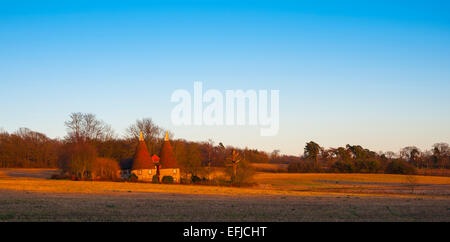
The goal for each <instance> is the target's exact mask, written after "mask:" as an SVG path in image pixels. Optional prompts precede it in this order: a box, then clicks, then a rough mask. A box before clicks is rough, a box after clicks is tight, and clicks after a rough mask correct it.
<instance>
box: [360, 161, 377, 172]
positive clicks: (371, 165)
mask: <svg viewBox="0 0 450 242" xmlns="http://www.w3.org/2000/svg"><path fill="white" fill-rule="evenodd" d="M355 167H356V171H355V172H361V173H377V172H378V171H379V170H380V168H381V163H380V162H379V161H377V160H358V161H356V162H355Z"/></svg>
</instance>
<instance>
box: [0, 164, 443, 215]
mask: <svg viewBox="0 0 450 242" xmlns="http://www.w3.org/2000/svg"><path fill="white" fill-rule="evenodd" d="M54 172H56V171H54V170H28V169H1V170H0V221H450V196H449V194H450V192H449V191H450V178H448V177H423V176H417V177H416V179H415V183H416V184H415V185H414V186H415V190H414V193H412V191H411V187H410V185H408V184H407V179H406V176H397V175H382V174H374V175H367V174H276V173H258V174H257V175H256V177H255V180H256V181H257V182H258V183H259V185H258V186H257V187H252V188H230V187H214V186H198V185H197V186H191V185H160V184H142V183H118V182H87V181H78V182H75V181H65V180H49V179H46V178H48V177H49V176H50V175H51V174H52V173H54Z"/></svg>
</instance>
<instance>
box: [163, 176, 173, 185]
mask: <svg viewBox="0 0 450 242" xmlns="http://www.w3.org/2000/svg"><path fill="white" fill-rule="evenodd" d="M162 183H164V184H172V183H173V177H172V176H163V178H162Z"/></svg>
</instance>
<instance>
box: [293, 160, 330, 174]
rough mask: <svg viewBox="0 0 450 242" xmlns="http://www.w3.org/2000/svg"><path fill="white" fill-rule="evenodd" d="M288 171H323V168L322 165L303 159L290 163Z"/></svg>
mask: <svg viewBox="0 0 450 242" xmlns="http://www.w3.org/2000/svg"><path fill="white" fill-rule="evenodd" d="M288 172H291V173H296V172H302V173H313V172H322V169H321V168H320V167H317V166H316V164H315V163H314V162H312V161H302V162H293V163H289V165H288Z"/></svg>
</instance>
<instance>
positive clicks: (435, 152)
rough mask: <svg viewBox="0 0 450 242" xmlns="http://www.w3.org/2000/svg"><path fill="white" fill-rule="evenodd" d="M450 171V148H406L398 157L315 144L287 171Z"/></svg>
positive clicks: (308, 145) (440, 145) (438, 145)
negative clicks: (423, 149) (422, 149)
mask: <svg viewBox="0 0 450 242" xmlns="http://www.w3.org/2000/svg"><path fill="white" fill-rule="evenodd" d="M417 168H418V169H436V168H437V169H450V148H449V145H448V144H447V143H436V144H434V145H433V146H432V148H431V149H430V150H425V151H421V150H420V149H419V148H417V147H415V146H407V147H405V148H403V149H401V150H400V152H399V153H398V154H396V153H394V152H392V151H388V152H375V151H371V150H369V149H366V148H363V147H362V146H360V145H349V144H347V145H346V146H345V147H338V148H328V149H325V148H324V147H321V146H320V145H319V144H317V143H315V142H314V141H310V142H308V143H306V146H305V148H304V154H303V156H302V157H301V159H300V161H298V162H294V163H290V164H289V167H288V171H289V172H343V173H379V172H384V173H393V174H412V173H415V172H416V169H417Z"/></svg>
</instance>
